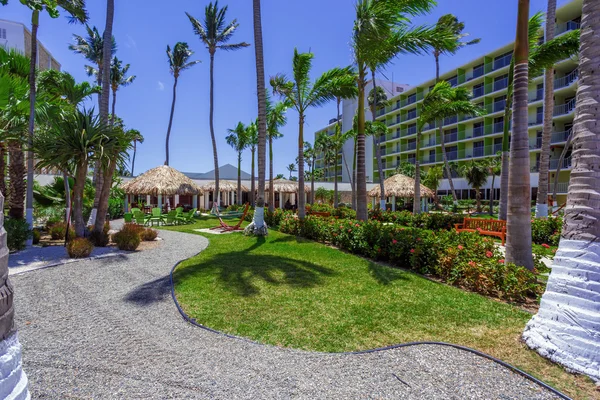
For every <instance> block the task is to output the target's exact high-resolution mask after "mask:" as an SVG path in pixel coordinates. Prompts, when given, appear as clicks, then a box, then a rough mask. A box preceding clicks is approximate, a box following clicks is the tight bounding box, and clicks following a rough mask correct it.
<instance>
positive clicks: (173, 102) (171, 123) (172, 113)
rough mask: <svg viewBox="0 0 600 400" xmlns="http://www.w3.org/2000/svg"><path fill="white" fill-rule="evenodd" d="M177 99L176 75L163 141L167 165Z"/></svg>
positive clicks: (166, 163)
mask: <svg viewBox="0 0 600 400" xmlns="http://www.w3.org/2000/svg"><path fill="white" fill-rule="evenodd" d="M176 101H177V77H175V82H173V101H172V102H171V115H170V116H169V126H168V127H167V141H166V143H165V151H166V159H165V165H169V139H170V138H171V127H172V126H173V115H174V114H175V102H176Z"/></svg>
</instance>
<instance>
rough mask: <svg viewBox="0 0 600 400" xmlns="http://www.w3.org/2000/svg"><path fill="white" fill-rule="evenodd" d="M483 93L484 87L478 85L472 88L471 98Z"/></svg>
mask: <svg viewBox="0 0 600 400" xmlns="http://www.w3.org/2000/svg"><path fill="white" fill-rule="evenodd" d="M484 94H485V87H484V86H479V87H477V88H473V99H477V98H479V97H481V96H483V95H484Z"/></svg>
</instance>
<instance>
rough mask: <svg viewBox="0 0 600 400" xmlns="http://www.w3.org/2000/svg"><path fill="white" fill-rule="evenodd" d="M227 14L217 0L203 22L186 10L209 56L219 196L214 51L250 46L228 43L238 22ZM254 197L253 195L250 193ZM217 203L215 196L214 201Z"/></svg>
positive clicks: (210, 124)
mask: <svg viewBox="0 0 600 400" xmlns="http://www.w3.org/2000/svg"><path fill="white" fill-rule="evenodd" d="M226 14H227V6H225V7H223V8H219V2H218V1H215V2H214V3H212V2H210V3H209V4H208V5H207V6H206V8H205V9H204V23H202V22H200V21H198V20H197V19H196V18H194V17H192V16H191V15H190V14H189V13H187V12H186V15H187V16H188V18H189V20H190V22H191V23H192V28H193V30H194V33H195V34H196V35H198V37H199V38H200V40H201V41H202V42H203V43H204V44H205V46H206V48H207V49H208V54H209V56H210V110H209V126H210V138H211V140H212V147H213V158H214V165H215V193H217V197H218V196H219V157H218V154H217V140H216V137H215V128H214V87H215V85H214V70H215V53H216V52H217V50H224V51H235V50H239V49H241V48H244V47H248V46H250V45H249V44H248V43H246V42H242V43H233V44H232V43H229V41H230V40H231V39H232V37H233V34H234V33H235V31H236V30H237V28H238V26H239V24H238V22H237V20H236V19H234V20H233V21H231V22H229V23H228V22H226V21H225V15H226ZM252 196H253V197H254V195H252ZM214 203H215V204H217V205H218V204H219V199H218V198H217V199H216V201H215V202H214Z"/></svg>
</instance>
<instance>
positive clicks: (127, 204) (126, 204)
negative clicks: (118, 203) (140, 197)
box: [123, 194, 129, 212]
mask: <svg viewBox="0 0 600 400" xmlns="http://www.w3.org/2000/svg"><path fill="white" fill-rule="evenodd" d="M123 211H124V212H129V195H128V194H126V195H125V204H123Z"/></svg>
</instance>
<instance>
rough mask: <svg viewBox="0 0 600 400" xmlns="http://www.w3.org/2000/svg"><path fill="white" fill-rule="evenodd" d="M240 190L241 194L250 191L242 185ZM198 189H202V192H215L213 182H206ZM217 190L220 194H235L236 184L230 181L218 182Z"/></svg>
mask: <svg viewBox="0 0 600 400" xmlns="http://www.w3.org/2000/svg"><path fill="white" fill-rule="evenodd" d="M240 188H241V189H242V192H249V191H250V190H248V188H247V187H246V186H244V185H241V186H240ZM200 189H202V191H204V192H214V191H215V182H214V181H212V182H208V183H207V184H205V185H202V186H201V187H200ZM219 190H220V191H221V192H236V191H237V183H234V182H231V181H224V180H223V181H222V180H219Z"/></svg>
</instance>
